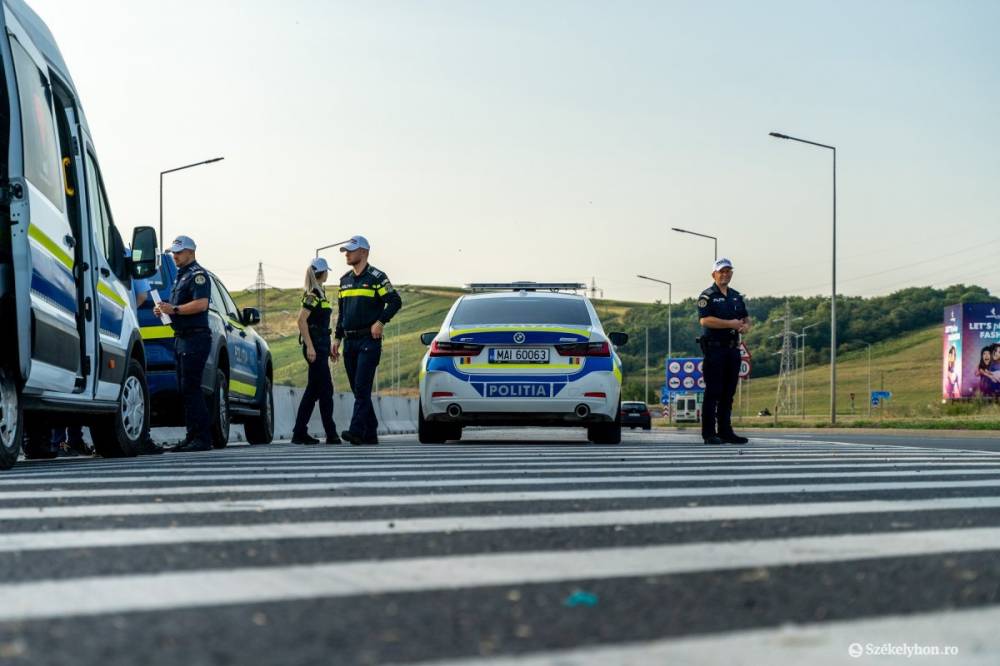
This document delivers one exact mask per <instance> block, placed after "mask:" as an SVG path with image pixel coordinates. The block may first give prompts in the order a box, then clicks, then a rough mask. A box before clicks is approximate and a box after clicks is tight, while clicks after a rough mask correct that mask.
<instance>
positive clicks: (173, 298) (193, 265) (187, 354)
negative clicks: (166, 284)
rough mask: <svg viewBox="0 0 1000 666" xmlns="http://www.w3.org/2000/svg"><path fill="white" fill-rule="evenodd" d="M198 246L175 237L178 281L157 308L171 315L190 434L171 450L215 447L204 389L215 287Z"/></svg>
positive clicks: (178, 385)
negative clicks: (210, 305)
mask: <svg viewBox="0 0 1000 666" xmlns="http://www.w3.org/2000/svg"><path fill="white" fill-rule="evenodd" d="M197 247H198V246H197V245H195V242H194V241H193V240H191V239H190V238H189V237H188V236H178V237H177V238H176V239H175V240H174V242H173V245H171V246H170V250H169V252H171V253H172V254H173V258H174V264H176V265H177V280H176V281H175V282H174V288H173V291H172V292H171V293H170V300H169V302H168V301H163V302H162V303H160V304H159V305H157V306H156V307H155V308H154V309H153V312H154V313H155V314H156V316H160V314H167V315H170V319H171V323H170V325H171V326H172V327H173V329H174V354H175V355H176V357H177V387H178V388H179V389H180V391H181V394H182V396H183V400H184V424H185V426H186V427H187V437H186V438H185V439H184V441H183V442H181V443H180V444H179V445H178V446H175V447H174V448H173V449H171V451H208V450H210V449H211V448H212V439H211V435H210V434H209V427H210V425H211V423H210V421H209V416H208V407H207V405H206V403H205V394H204V393H203V392H202V390H201V377H202V373H203V371H204V370H205V364H206V363H207V362H208V354H209V350H210V348H211V346H212V336H211V334H210V333H209V329H208V301H209V295H210V294H211V286H210V284H209V281H208V273H206V272H205V269H204V268H202V267H201V265H199V264H198V261H197V260H196V258H195V250H196V249H197Z"/></svg>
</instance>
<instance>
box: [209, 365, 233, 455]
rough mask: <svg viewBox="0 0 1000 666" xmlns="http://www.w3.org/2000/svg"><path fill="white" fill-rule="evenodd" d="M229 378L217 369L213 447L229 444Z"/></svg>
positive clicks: (221, 447)
mask: <svg viewBox="0 0 1000 666" xmlns="http://www.w3.org/2000/svg"><path fill="white" fill-rule="evenodd" d="M231 423H232V419H231V418H230V416H229V378H228V377H226V373H224V372H223V371H222V370H216V371H215V385H214V386H213V387H212V447H213V448H216V449H224V448H226V445H227V444H229V428H230V425H231Z"/></svg>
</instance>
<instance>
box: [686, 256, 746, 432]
mask: <svg viewBox="0 0 1000 666" xmlns="http://www.w3.org/2000/svg"><path fill="white" fill-rule="evenodd" d="M712 279H713V280H714V284H712V286H711V287H709V288H708V289H706V290H705V291H703V292H701V295H700V296H699V297H698V321H699V323H700V324H701V327H702V334H701V337H700V338H699V342H700V344H701V350H702V352H704V354H705V362H704V365H703V368H704V377H705V400H704V403H703V405H702V415H701V436H702V438H703V439H704V440H705V443H706V444H722V443H723V442H726V443H728V444H746V443H747V442H748V441H749V440H748V439H747V438H746V437H740V436H739V435H737V434H736V433H735V432H733V426H732V423H731V422H730V418H731V415H732V411H733V396H734V395H735V394H736V383H737V381H738V380H739V375H740V350H739V344H740V335H741V334H743V333H746V332H747V331H748V330H750V315H749V314H748V313H747V306H746V304H745V303H744V302H743V295H742V294H740V293H739V292H738V291H736V290H735V289H732V288H730V286H729V283H730V282H731V281H732V279H733V263H732V262H731V261H729V259H725V258H722V259H718V260H717V261H716V262H715V264H714V265H713V266H712ZM716 424H718V428H716Z"/></svg>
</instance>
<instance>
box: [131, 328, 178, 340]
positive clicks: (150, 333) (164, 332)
mask: <svg viewBox="0 0 1000 666" xmlns="http://www.w3.org/2000/svg"><path fill="white" fill-rule="evenodd" d="M139 334H140V335H142V339H143V340H163V339H164V338H172V337H174V329H173V328H171V327H170V326H143V327H142V328H140V329H139Z"/></svg>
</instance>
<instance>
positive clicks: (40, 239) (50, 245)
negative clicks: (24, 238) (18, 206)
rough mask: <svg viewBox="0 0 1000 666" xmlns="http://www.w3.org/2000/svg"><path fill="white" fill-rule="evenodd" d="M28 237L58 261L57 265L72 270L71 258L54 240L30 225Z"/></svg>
mask: <svg viewBox="0 0 1000 666" xmlns="http://www.w3.org/2000/svg"><path fill="white" fill-rule="evenodd" d="M28 237H29V238H33V239H35V242H37V243H38V244H39V245H41V246H42V247H44V248H45V249H46V250H48V251H49V252H50V253H52V256H54V257H55V258H56V259H57V260H59V263H61V264H62V265H63V266H65V267H66V268H68V269H70V270H73V257H71V256H69V255H68V254H66V251H65V250H63V249H62V248H61V247H59V245H58V244H57V243H56V242H55V241H54V240H52V239H51V238H49V237H48V236H46V235H45V232H44V231H42V230H41V229H39V228H38V227H36V226H35V225H33V224H32V225H31V226H29V227H28Z"/></svg>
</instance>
